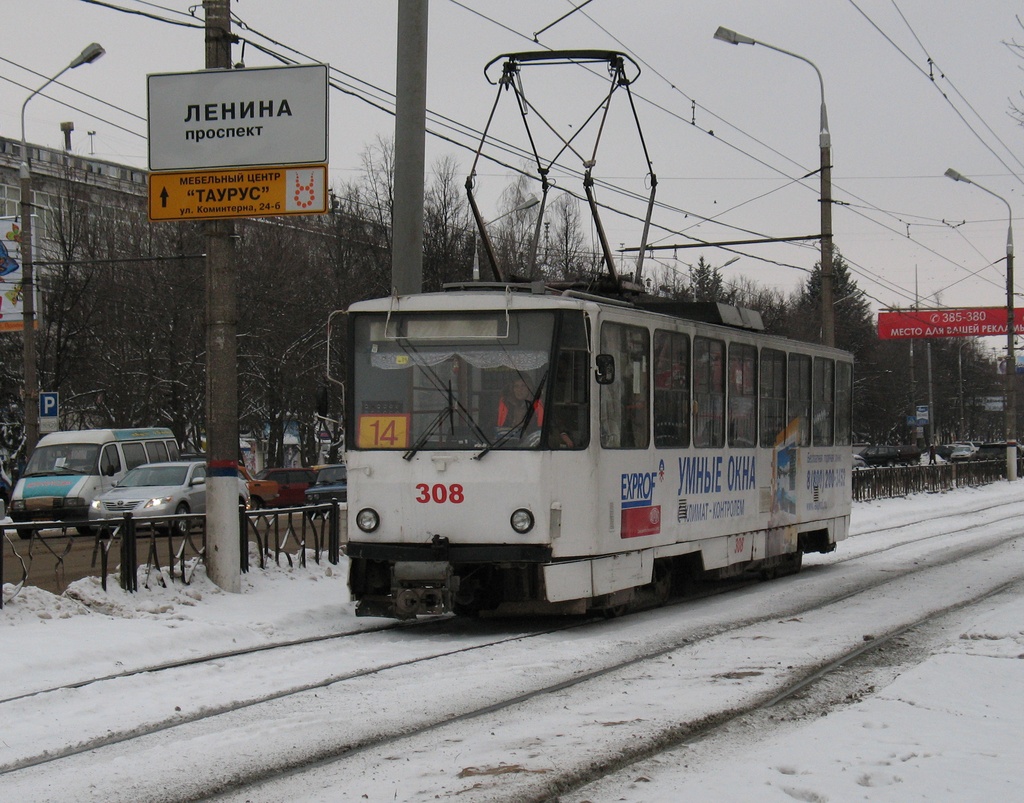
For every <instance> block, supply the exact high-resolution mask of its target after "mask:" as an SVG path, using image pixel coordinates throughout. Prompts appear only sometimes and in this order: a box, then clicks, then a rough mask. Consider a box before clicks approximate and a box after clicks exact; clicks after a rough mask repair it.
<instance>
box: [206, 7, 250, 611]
mask: <svg viewBox="0 0 1024 803" xmlns="http://www.w3.org/2000/svg"><path fill="white" fill-rule="evenodd" d="M203 8H204V10H205V11H206V68H207V69H208V70H210V69H230V67H231V41H232V36H231V0H203ZM205 229H206V570H207V572H208V574H209V577H210V579H211V580H212V581H213V582H214V583H216V584H217V585H218V586H219V587H220V588H222V589H224V590H225V591H232V592H235V593H238V592H240V591H241V590H242V579H241V544H240V533H239V516H238V362H237V356H238V344H237V340H236V339H237V335H238V301H237V298H236V293H235V285H236V274H237V266H236V260H235V226H234V223H233V222H232V221H230V220H210V221H207V222H206V224H205Z"/></svg>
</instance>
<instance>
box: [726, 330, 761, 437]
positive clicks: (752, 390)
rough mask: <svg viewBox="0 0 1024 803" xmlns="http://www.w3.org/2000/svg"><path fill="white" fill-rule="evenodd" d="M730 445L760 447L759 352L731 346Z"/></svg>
mask: <svg viewBox="0 0 1024 803" xmlns="http://www.w3.org/2000/svg"><path fill="white" fill-rule="evenodd" d="M729 445H730V446H739V447H747V446H756V445H757V349H756V348H755V347H754V346H751V345H748V344H746V343H730V344H729Z"/></svg>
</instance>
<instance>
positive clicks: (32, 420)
mask: <svg viewBox="0 0 1024 803" xmlns="http://www.w3.org/2000/svg"><path fill="white" fill-rule="evenodd" d="M105 52H106V51H104V50H103V48H102V47H100V45H98V44H96V43H95V42H93V43H92V44H91V45H89V46H88V47H86V48H85V50H83V51H82V52H81V53H79V54H78V56H76V57H75V59H74V60H73V61H72V62H71V63H70V64H68V65H67V66H66V67H65V68H64V69H63V70H61V71H60V72H59V73H57V74H56V75H55V76H53V78H51V79H49V80H48V81H47V82H46V83H45V84H43V85H42V86H41V87H39V89H37V90H36V91H35V92H33V93H32V94H31V95H29V96H28V97H27V98H25V102H24V103H22V104H21V165H20V167H19V169H18V178H19V180H20V185H21V204H20V210H21V234H20V239H21V303H22V308H21V310H22V321H23V323H22V326H23V336H24V339H23V351H22V361H23V362H24V366H25V367H24V371H25V462H26V463H28V460H29V458H30V457H32V451H33V450H34V449H35V448H36V441H38V440H39V376H38V373H37V371H36V328H35V326H36V320H35V318H36V299H35V276H34V270H33V268H34V265H33V263H32V166H31V159H29V155H28V142H27V141H26V138H25V107H26V106H28V102H29V101H30V100H32V98H34V97H35V96H36V95H38V94H39V93H40V92H42V91H43V90H44V89H46V87H48V86H49V85H50V84H52V83H53V82H54V81H56V80H57V79H58V78H60V77H61V76H62V75H63V74H64V73H66V72H67V71H68V70H73V69H75V67H81V66H82V65H83V64H91V63H92V62H94V61H96V59H98V58H99V57H100V56H102V55H103V54H104V53H105Z"/></svg>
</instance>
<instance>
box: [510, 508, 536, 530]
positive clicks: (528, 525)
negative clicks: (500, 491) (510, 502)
mask: <svg viewBox="0 0 1024 803" xmlns="http://www.w3.org/2000/svg"><path fill="white" fill-rule="evenodd" d="M508 521H509V524H511V525H512V529H513V530H515V531H516V532H517V533H519V534H520V535H526V534H527V533H528V532H530V530H532V529H533V524H534V521H533V514H532V513H531V512H530V511H529V510H527V509H526V508H525V507H521V508H519V509H518V510H515V511H513V512H512V516H511V517H510V518H509V520H508Z"/></svg>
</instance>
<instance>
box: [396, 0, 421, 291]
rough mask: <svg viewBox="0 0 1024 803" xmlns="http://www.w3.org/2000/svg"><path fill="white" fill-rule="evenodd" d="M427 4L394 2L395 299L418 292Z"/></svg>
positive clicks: (419, 279) (417, 0)
mask: <svg viewBox="0 0 1024 803" xmlns="http://www.w3.org/2000/svg"><path fill="white" fill-rule="evenodd" d="M428 6H429V2H428V0H399V2H398V76H397V85H396V100H395V205H394V219H393V220H392V224H391V240H392V246H391V283H392V285H393V286H394V287H395V289H396V290H397V291H398V293H399V294H400V295H406V294H409V293H419V292H420V291H422V290H423V168H424V152H425V149H426V127H427V11H428Z"/></svg>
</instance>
